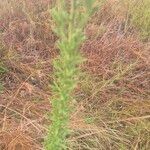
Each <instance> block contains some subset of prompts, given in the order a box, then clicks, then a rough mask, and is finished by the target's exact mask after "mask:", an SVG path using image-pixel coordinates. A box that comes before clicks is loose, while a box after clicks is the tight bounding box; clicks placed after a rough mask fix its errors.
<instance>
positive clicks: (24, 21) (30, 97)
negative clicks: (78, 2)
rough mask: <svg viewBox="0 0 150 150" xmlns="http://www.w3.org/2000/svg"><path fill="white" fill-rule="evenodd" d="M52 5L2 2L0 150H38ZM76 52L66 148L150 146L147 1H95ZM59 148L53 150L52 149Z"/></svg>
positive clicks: (46, 100)
mask: <svg viewBox="0 0 150 150" xmlns="http://www.w3.org/2000/svg"><path fill="white" fill-rule="evenodd" d="M54 2H55V1H53V0H19V1H18V0H0V150H44V148H43V142H44V138H45V136H46V135H47V131H48V128H47V126H48V125H49V124H51V121H50V120H49V117H48V116H49V112H50V111H51V110H52V109H53V108H52V105H51V100H52V95H53V93H52V89H51V87H50V85H51V83H52V82H53V73H54V68H53V64H52V61H53V59H54V58H57V56H59V50H58V48H57V47H56V41H57V40H58V37H57V36H56V34H55V33H54V32H53V30H52V27H53V26H54V21H53V20H52V17H51V13H50V9H51V8H52V7H53V6H54ZM96 5H97V6H98V10H97V11H96V13H95V14H94V15H93V16H92V17H91V19H90V21H89V22H88V24H87V26H86V27H85V30H84V31H85V35H86V37H87V39H86V40H85V41H84V43H83V44H82V46H81V47H80V52H81V54H82V56H83V57H84V58H85V59H86V60H85V61H84V63H83V64H81V66H80V70H81V71H82V74H81V76H80V78H79V84H78V86H77V87H76V89H75V90H74V92H73V97H72V99H73V101H72V103H71V106H73V111H72V113H71V117H70V119H69V129H70V131H71V132H70V135H69V136H68V138H67V143H68V150H149V149H150V9H149V8H150V2H149V0H132V1H131V0H97V1H96ZM56 150H57V149H56Z"/></svg>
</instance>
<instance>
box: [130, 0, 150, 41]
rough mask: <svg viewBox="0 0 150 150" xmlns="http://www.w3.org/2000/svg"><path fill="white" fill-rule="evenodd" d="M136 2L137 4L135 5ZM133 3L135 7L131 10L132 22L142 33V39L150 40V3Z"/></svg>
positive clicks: (147, 0)
mask: <svg viewBox="0 0 150 150" xmlns="http://www.w3.org/2000/svg"><path fill="white" fill-rule="evenodd" d="M134 2H135V3H134ZM134 2H131V5H132V4H133V6H132V7H131V8H130V13H131V22H132V23H133V25H135V26H136V27H137V28H138V29H139V30H140V32H141V35H142V37H143V38H144V39H145V38H149V36H150V9H149V8H150V1H149V0H140V1H137V0H136V1H134Z"/></svg>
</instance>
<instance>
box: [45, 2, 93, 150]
mask: <svg viewBox="0 0 150 150" xmlns="http://www.w3.org/2000/svg"><path fill="white" fill-rule="evenodd" d="M94 1H95V0H84V1H83V0H71V1H70V2H69V4H68V2H66V1H65V0H58V1H57V2H56V7H55V8H53V9H52V11H51V13H52V18H53V20H54V22H55V27H54V31H55V33H56V34H57V36H58V37H59V41H58V42H57V46H58V48H59V50H60V56H59V57H58V58H57V59H56V60H54V64H53V65H54V82H53V85H52V92H53V99H52V112H51V117H50V118H51V120H52V124H51V126H50V127H49V130H48V136H47V138H46V140H45V149H46V150H62V149H67V144H66V138H67V136H68V135H69V130H68V123H69V116H70V115H69V114H70V112H71V108H70V103H71V100H72V92H73V90H74V88H75V87H76V85H77V83H78V77H79V75H80V70H79V67H78V66H79V64H80V63H82V62H83V58H82V56H81V54H80V52H79V47H80V45H81V43H82V42H83V41H84V39H85V36H84V32H83V30H84V27H85V25H86V23H87V21H88V19H89V17H90V15H91V14H92V13H93V12H94Z"/></svg>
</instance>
